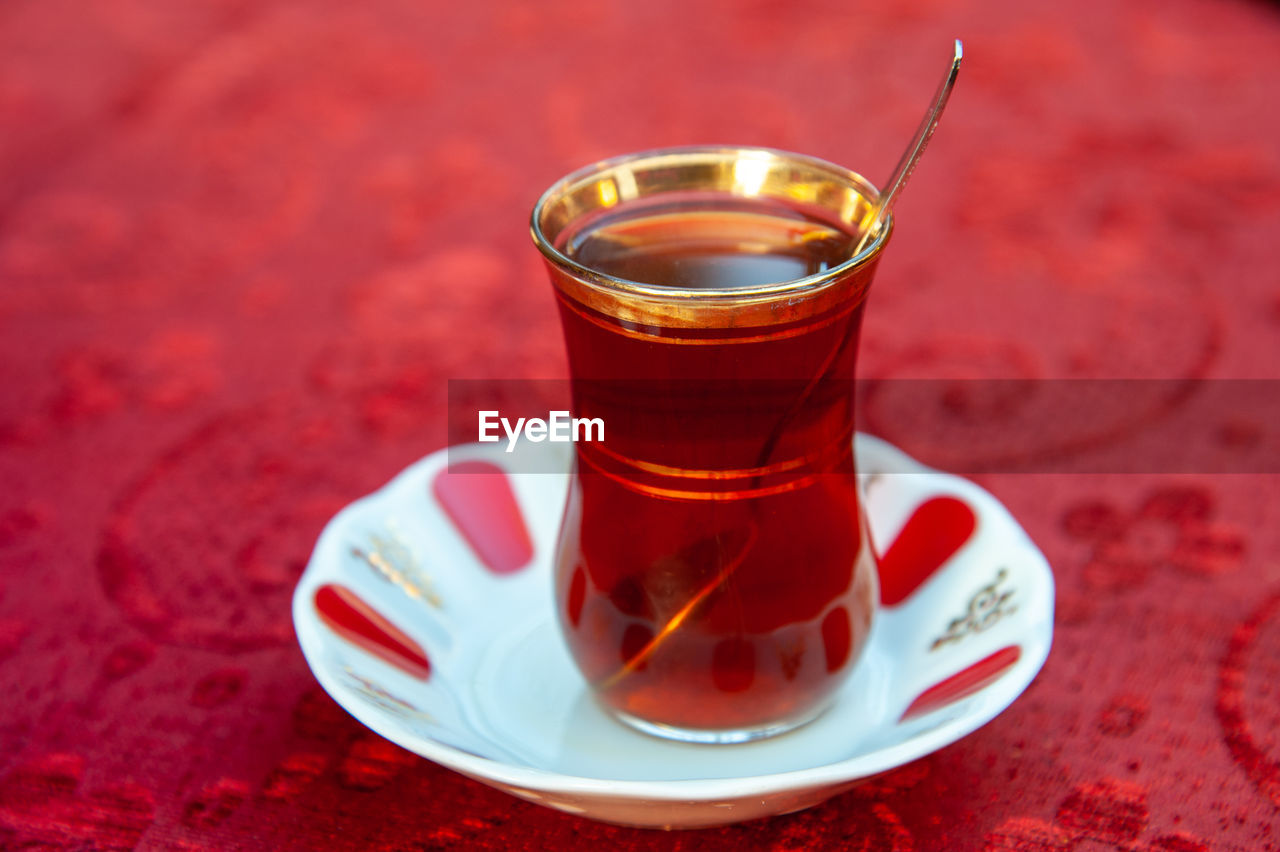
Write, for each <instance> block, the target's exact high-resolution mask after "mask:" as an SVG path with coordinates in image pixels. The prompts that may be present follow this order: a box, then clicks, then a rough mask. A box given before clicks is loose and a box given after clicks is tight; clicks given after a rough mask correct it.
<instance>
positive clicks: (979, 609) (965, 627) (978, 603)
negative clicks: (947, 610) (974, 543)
mask: <svg viewBox="0 0 1280 852" xmlns="http://www.w3.org/2000/svg"><path fill="white" fill-rule="evenodd" d="M1008 577H1009V572H1008V571H1006V570H1005V569H1004V568H1001V569H1000V570H999V571H997V572H996V578H995V579H994V580H992V581H991V582H990V583H988V584H987V585H985V586H983V587H982V588H981V589H978V591H976V592H975V593H974V595H973V597H971V598H969V608H968V609H967V610H966V611H965V613H964V615H962V616H960V617H959V618H953V619H951V623H950V624H948V625H947V630H946V632H945V633H943V634H942V635H941V636H939V637H938V638H937V639H934V640H933V644H932V645H930V646H929V650H930V651H936V650H938V649H939V648H941V647H942V646H943V645H946V644H948V643H951V642H959V641H960V640H961V639H963V638H965V637H966V636H969V635H970V634H973V633H981V632H982V631H984V630H986V629H987V628H988V627H990V626H991V625H993V624H995V623H996V622H997V621H999V620H1000V619H1002V618H1004V617H1005V616H1006V615H1010V614H1012V613H1014V612H1016V611H1017V609H1018V608H1017V606H1015V605H1011V604H1010V603H1009V599H1010V598H1012V597H1013V593H1014V590H1013V589H1007V590H1003V591H1002V590H1001V589H1000V584H1001V583H1003V582H1004V581H1005V580H1006V579H1008Z"/></svg>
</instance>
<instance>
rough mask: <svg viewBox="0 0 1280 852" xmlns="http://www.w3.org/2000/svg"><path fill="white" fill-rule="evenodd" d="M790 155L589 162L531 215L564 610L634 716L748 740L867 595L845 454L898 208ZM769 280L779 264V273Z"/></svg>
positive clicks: (872, 597) (857, 627)
mask: <svg viewBox="0 0 1280 852" xmlns="http://www.w3.org/2000/svg"><path fill="white" fill-rule="evenodd" d="M876 198H877V190H876V189H875V187H874V186H872V185H871V184H870V183H869V182H868V181H866V180H865V179H864V178H862V177H861V176H859V175H857V174H855V173H853V172H850V171H848V170H846V169H843V168H840V167H839V166H835V165H832V164H830V163H827V162H824V161H821V160H818V159H815V158H812V157H807V156H802V155H799V154H791V153H786V152H781V151H773V150H766V149H757V148H734V147H697V148H678V149H666V150H659V151H651V152H644V153H639V154H631V155H626V156H622V157H617V158H614V159H610V160H605V161H602V162H599V163H596V164H594V165H591V166H588V167H586V168H584V169H581V170H579V171H577V172H574V173H573V174H570V175H569V176H567V177H565V178H564V179H562V180H560V181H559V182H557V183H556V184H555V185H553V186H552V187H551V188H550V189H548V190H547V191H546V193H544V194H543V196H542V197H541V199H540V200H539V201H538V202H537V205H536V206H535V208H534V211H533V218H532V230H533V238H534V242H535V244H536V245H537V247H538V249H539V250H540V251H541V252H542V254H543V256H544V258H545V260H546V265H547V268H548V271H549V274H550V277H551V282H552V285H553V288H554V292H555V296H556V299H557V302H558V306H559V310H560V316H561V323H562V329H563V331H564V337H565V343H566V346H567V349H568V356H569V368H570V374H571V383H572V392H573V394H572V395H573V407H574V411H573V414H574V416H575V417H582V418H599V420H601V421H602V422H603V424H604V433H605V440H604V441H600V442H587V441H579V442H577V443H576V444H575V446H574V454H575V466H574V470H573V473H572V475H571V484H570V489H569V496H568V499H567V503H566V506H565V510H564V517H563V521H562V525H561V529H560V536H559V542H558V546H557V556H556V567H555V596H556V606H555V610H556V613H557V615H558V618H559V621H560V625H561V628H562V631H563V635H564V638H565V640H566V643H567V645H568V648H569V650H570V653H571V656H572V657H573V659H574V661H575V662H576V664H577V666H578V668H579V669H580V670H581V672H582V674H583V676H584V677H585V679H586V681H587V683H588V685H589V687H590V689H591V690H592V691H593V693H594V695H595V697H596V699H597V700H598V701H599V702H600V703H601V705H602V706H604V707H605V708H606V709H607V710H608V711H610V712H611V713H612V714H613V715H615V716H616V717H617V718H618V719H620V720H622V721H623V722H625V723H627V724H629V725H632V726H633V727H635V728H638V729H640V730H643V731H646V732H648V733H651V734H656V735H658V736H663V737H668V738H672V739H678V740H688V741H693V742H707V743H728V742H742V741H746V740H752V739H757V738H760V737H766V736H771V735H774V734H778V733H781V732H783V731H786V730H790V729H792V728H794V727H797V726H799V725H802V724H804V723H805V722H807V721H809V720H811V719H813V718H815V717H816V716H818V715H819V714H820V713H821V712H822V711H823V710H824V709H826V708H827V707H828V706H829V704H830V703H831V701H832V700H833V698H834V696H835V694H836V692H837V690H838V689H839V688H840V686H841V685H842V684H843V683H844V682H845V681H846V680H847V678H848V675H849V674H850V672H851V671H852V670H853V668H854V666H855V664H856V662H857V660H858V658H859V656H860V653H861V651H862V648H863V646H864V644H865V641H866V638H867V635H868V632H869V631H870V627H871V622H872V619H873V615H874V610H875V606H876V601H877V598H878V584H877V578H876V566H875V557H874V554H873V552H872V550H871V547H870V542H869V539H868V536H867V530H866V523H865V519H864V517H863V512H862V503H861V499H860V494H859V488H858V480H857V476H856V470H855V460H854V457H853V442H852V438H853V431H854V381H853V380H854V367H855V362H856V353H857V345H858V337H859V331H860V327H861V321H862V315H863V311H864V307H865V304H866V297H867V292H868V289H869V287H870V284H871V281H872V277H873V275H874V273H875V269H876V266H877V263H878V261H879V259H880V255H881V253H882V252H883V250H884V247H885V245H886V244H887V242H888V240H889V236H890V233H891V230H892V221H891V220H890V221H888V222H886V223H885V225H884V227H882V228H881V230H880V231H879V233H877V234H876V235H875V237H874V239H872V240H870V241H869V243H868V244H867V245H866V246H865V247H864V248H863V249H862V250H861V251H859V252H858V253H857V254H856V255H855V254H854V247H855V246H856V245H857V243H858V239H857V238H858V236H859V234H858V223H860V222H861V221H863V217H864V215H865V213H866V212H867V210H868V208H869V207H870V206H871V205H872V204H873V203H874V202H875V199H876ZM774 279H777V280H774Z"/></svg>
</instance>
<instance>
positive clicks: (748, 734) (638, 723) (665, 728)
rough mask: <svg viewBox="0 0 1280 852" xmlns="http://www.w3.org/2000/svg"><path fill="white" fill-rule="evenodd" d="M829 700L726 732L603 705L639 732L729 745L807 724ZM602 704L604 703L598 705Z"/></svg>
mask: <svg viewBox="0 0 1280 852" xmlns="http://www.w3.org/2000/svg"><path fill="white" fill-rule="evenodd" d="M832 703H833V702H830V701H828V702H827V703H825V704H822V705H820V706H819V707H818V708H817V709H816V710H814V711H813V712H812V713H809V714H808V715H806V716H801V717H800V718H798V719H788V720H786V721H783V722H775V723H772V724H768V725H761V726H760V727H758V728H741V729H734V730H728V731H721V730H715V729H706V728H678V727H676V726H675V725H664V724H663V723H661V722H650V721H648V720H646V719H641V718H639V717H637V716H632V715H631V714H629V713H623V712H622V711H621V710H614V709H613V708H611V707H604V709H605V710H606V711H608V713H609V714H610V715H612V716H613V717H614V718H615V719H617V720H618V721H620V722H622V723H624V724H626V725H628V726H630V727H632V728H635V729H636V730H637V731H640V732H641V733H645V734H649V735H650V736H655V737H661V738H662V739H664V740H676V741H678V742H685V743H703V744H707V745H732V744H734V743H749V742H752V741H753V740H763V739H766V738H768V737H776V736H778V735H779V734H785V733H787V732H788V731H794V730H795V729H796V728H799V727H802V726H804V725H807V724H809V723H810V722H812V721H813V720H814V719H816V718H818V717H819V716H821V715H822V714H823V713H825V712H826V711H827V708H829V707H830V706H831V704H832ZM601 706H602V707H603V706H604V705H603V704H601Z"/></svg>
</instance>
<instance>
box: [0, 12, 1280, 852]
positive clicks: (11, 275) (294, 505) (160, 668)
mask: <svg viewBox="0 0 1280 852" xmlns="http://www.w3.org/2000/svg"><path fill="white" fill-rule="evenodd" d="M955 36H961V37H963V38H964V39H965V41H966V50H967V58H966V60H965V61H966V65H965V69H964V71H963V73H962V75H961V81H960V86H959V88H958V89H957V91H956V94H955V97H954V98H953V100H952V102H951V106H950V108H949V111H948V114H947V116H946V119H945V120H944V122H943V125H942V128H941V130H940V131H939V135H938V136H937V137H936V139H935V141H934V143H933V145H932V146H931V148H930V151H929V154H928V156H927V158H926V160H925V162H924V164H923V165H922V166H921V168H920V169H919V171H918V173H917V175H916V177H915V179H914V181H913V183H912V186H911V188H910V190H909V192H908V194H907V196H906V198H905V200H904V201H903V202H902V204H901V205H900V206H899V208H898V213H899V217H898V218H899V221H900V225H899V229H898V232H897V235H896V236H895V240H894V244H893V245H892V246H891V248H890V251H889V254H888V255H887V256H886V259H885V261H884V263H883V265H882V267H881V269H880V272H879V276H878V280H877V283H876V290H875V292H874V294H873V296H872V301H871V309H870V312H869V314H868V322H867V327H866V331H865V335H864V340H863V350H862V361H861V371H862V373H863V374H864V375H867V376H878V377H892V376H943V377H951V376H960V377H1014V378H1030V379H1057V378H1066V377H1100V376H1101V377H1110V376H1119V377H1139V378H1149V379H1163V378H1192V379H1214V378H1223V377H1233V378H1239V377H1245V378H1274V377H1276V372H1277V367H1276V364H1277V361H1278V360H1280V359H1277V355H1278V354H1280V345H1278V342H1280V278H1277V269H1280V247H1278V241H1277V237H1278V236H1280V228H1278V226H1280V143H1277V139H1278V138H1280V117H1278V115H1280V114H1277V112H1276V110H1275V106H1276V103H1277V91H1278V90H1280V9H1277V7H1276V6H1275V5H1274V4H1271V5H1268V4H1266V3H1262V2H1246V0H1216V2H1210V0H1166V2H1134V3H1121V4H1113V3H1105V2H1100V0H1084V2H1082V3H1069V4H1028V3H1023V2H1017V0H961V2H954V3H947V2H942V0H909V2H889V0H884V1H883V2H877V3H874V4H872V3H851V2H848V0H831V1H830V2H807V1H806V2H788V3H777V2H767V0H752V2H741V3H725V4H723V5H713V4H711V3H708V2H702V0H682V2H671V0H648V2H636V3H629V2H623V1H622V0H612V1H611V2H610V1H609V0H606V2H582V3H574V2H561V1H560V0H552V1H551V2H545V3H503V2H499V0H476V2H464V3H450V4H446V3H438V2H430V3H424V2H419V0H380V2H371V3H363V4H360V3H347V2H334V0H311V2H297V1H296V0H259V2H246V0H185V2H181V3H175V2H164V0H89V2H85V0H8V2H6V3H4V4H3V5H2V6H0V127H2V129H0V483H3V485H2V486H0V565H2V566H3V569H2V573H0V696H3V703H2V704H0V706H2V708H3V709H2V710H0V847H3V848H6V849H75V850H80V849H106V848H112V849H114V848H135V847H136V848H142V849H170V848H172V849H189V850H195V849H319V848H324V849H329V848H332V849H351V850H356V849H377V850H426V849H453V848H458V849H476V848H483V849H510V848H538V849H542V848H546V849H560V848H583V849H585V848H599V847H602V846H603V847H615V848H626V849H648V848H658V849H694V848H704V847H706V848H731V849H754V848H772V849H778V850H783V849H802V848H853V849H876V850H878V849H885V850H897V852H902V850H933V849H938V850H978V849H1017V850H1068V849H1070V850H1081V851H1082V852H1083V850H1096V849H1113V848H1116V849H1125V850H1144V851H1145V850H1153V852H1154V850H1162V852H1173V850H1179V852H1184V851H1185V850H1202V849H1224V850H1226V849H1235V850H1272V849H1277V848H1280V700H1278V699H1280V687H1278V686H1277V685H1276V684H1277V676H1280V558H1278V556H1280V532H1278V531H1277V525H1276V523H1275V518H1276V514H1275V513H1276V510H1277V508H1278V507H1280V499H1278V497H1280V482H1278V481H1277V477H1276V476H1275V475H1274V474H1270V475H1232V476H1223V475H1216V474H1213V473H1212V471H1209V472H1203V473H1196V472H1191V473H1183V474H1178V475H1173V474H1166V473H1161V472H1159V471H1158V470H1156V471H1153V472H1149V473H1145V474H1128V475H1121V474H1117V473H1105V472H1104V473H1097V474H1090V475H1063V474H1050V473H1043V472H1042V473H1025V474H1016V475H1015V474H1009V473H987V474H983V475H981V476H979V477H978V479H979V480H980V481H981V482H982V483H983V484H984V485H986V486H987V487H989V488H991V489H992V490H993V491H994V492H995V493H996V494H997V495H998V496H999V497H1000V498H1001V499H1002V500H1004V501H1005V502H1006V504H1007V505H1008V506H1009V507H1010V509H1011V510H1012V511H1013V513H1014V514H1015V515H1016V516H1017V517H1018V518H1019V519H1020V520H1021V522H1022V523H1023V524H1024V525H1025V526H1026V528H1027V529H1028V531H1029V532H1030V533H1031V535H1032V536H1033V538H1035V540H1036V541H1037V542H1038V543H1039V544H1040V545H1041V547H1042V548H1043V549H1044V551H1045V553H1046V554H1047V556H1048V558H1049V561H1050V562H1051V563H1052V565H1053V566H1054V569H1055V573H1056V577H1057V582H1058V615H1057V624H1056V636H1055V644H1054V648H1053V652H1052V654H1051V655H1050V657H1049V661H1048V663H1047V665H1046V666H1045V668H1044V670H1043V672H1042V673H1041V675H1040V677H1039V678H1038V680H1037V681H1036V682H1035V683H1034V684H1033V686H1032V687H1031V688H1030V690H1029V691H1028V692H1027V693H1026V694H1025V695H1024V696H1023V697H1022V698H1021V699H1020V700H1019V701H1018V702H1017V703H1015V704H1014V706H1013V707H1012V708H1011V709H1010V710H1009V711H1008V712H1006V713H1005V714H1003V715H1001V716H1000V717H999V718H997V719H996V720H995V721H993V722H992V723H991V724H989V725H987V726H986V727H984V728H983V729H981V730H980V731H979V732H977V733H975V734H974V735H972V736H970V737H968V738H966V739H964V740H963V741H961V742H959V743H957V744H955V745H953V746H950V747H948V748H946V749H943V750H942V751H940V752H938V753H937V754H934V755H932V756H930V757H927V758H925V759H923V760H920V761H918V762H916V763H914V764H912V765H910V766H907V767H905V768H903V769H901V770H899V771H896V772H894V773H892V774H890V775H888V776H886V777H884V778H882V779H880V780H878V781H876V782H874V783H872V784H870V785H868V786H864V787H862V788H859V789H858V790H856V791H854V792H851V793H848V794H845V795H842V796H839V797H837V798H835V799H833V800H831V801H829V802H827V803H826V804H825V805H822V806H820V807H818V808H816V809H813V810H810V811H807V812H804V813H800V814H795V815H791V816H783V817H777V818H774V819H770V820H765V821H759V822H755V823H750V824H744V825H740V826H734V827H728V828H723V829H714V830H708V831H705V832H701V833H696V834H688V833H672V834H662V833H657V832H644V831H636V830H628V829H621V828H615V827H610V826H606V825H601V824H597V823H592V822H587V821H584V820H582V819H579V818H575V817H572V816H569V815H566V814H562V813H557V812H553V811H550V810H544V809H542V808H539V807H536V806H534V805H531V804H527V803H524V802H521V801H517V800H515V799H513V798H510V797H508V796H506V795H504V794H502V793H499V792H496V791H493V790H491V789H489V788H487V787H484V786H482V785H480V784H477V783H473V782H471V781H468V780H465V779H463V778H462V777H460V776H458V775H456V774H454V773H452V772H450V771H448V770H445V769H442V768H440V767H437V766H435V765H433V764H431V763H429V762H427V761H424V760H421V759H419V758H417V757H416V756H414V755H412V754H409V753H407V752H405V751H402V750H400V749H399V748H397V747H395V746H392V745H390V744H388V743H387V742H385V741H383V740H381V739H379V738H378V737H376V736H374V735H373V734H371V733H370V732H368V731H366V730H365V729H363V728H362V727H361V726H360V725H359V724H358V723H356V722H355V721H353V720H352V719H351V718H349V717H348V716H347V715H346V714H345V713H344V712H343V711H342V710H341V709H339V708H338V707H337V705H335V704H334V703H333V702H332V701H331V700H330V699H329V698H328V697H327V696H326V695H325V694H324V693H323V692H322V691H321V690H320V689H319V687H318V686H317V685H316V682H315V680H314V679H313V677H312V676H311V674H310V672H309V671H308V669H307V667H306V665H305V664H304V662H303V659H302V656H301V654H300V653H299V651H298V648H297V646H296V644H295V642H294V640H293V634H292V627H291V623H290V619H289V607H288V602H289V595H290V591H291V587H292V584H293V582H294V581H295V579H296V578H297V576H298V574H299V572H300V570H301V567H302V565H303V563H304V561H305V560H306V558H307V556H308V554H309V552H310V548H311V545H312V543H313V542H314V540H315V537H316V535H317V534H318V532H319V530H320V528H321V526H322V525H323V524H324V522H325V521H326V519H327V518H328V517H330V516H331V514H332V513H333V512H335V511H336V510H337V509H338V508H340V507H341V506H342V505H344V504H345V503H347V502H349V501H350V500H352V499H353V498H355V497H357V496H359V495H361V494H363V493H366V492H368V491H370V490H372V489H373V488H375V487H377V486H378V485H380V484H381V483H383V482H384V481H385V480H387V479H388V478H389V477H390V476H391V475H392V474H394V473H395V472H396V471H398V470H399V469H401V468H402V467H403V466H405V465H406V464H407V463H409V462H410V461H412V460H414V459H416V458H418V457H420V456H422V455H424V454H425V453H426V452H428V451H430V450H434V449H437V448H438V447H440V446H442V445H443V444H444V442H445V437H444V435H445V432H444V415H445V411H444V400H445V383H446V380H447V379H448V378H452V377H475V376H497V377H503V378H513V377H514V378H519V377H528V376H556V375H561V374H562V373H563V370H564V365H563V353H562V350H561V343H560V339H559V330H558V326H557V322H556V317H555V313H554V308H553V303H552V298H551V295H550V291H549V287H548V285H547V283H546V281H545V278H544V274H543V271H542V270H541V268H540V267H539V262H538V259H537V256H536V253H535V251H534V250H533V249H532V247H531V246H530V245H529V241H528V236H527V232H526V216H527V213H528V210H529V208H530V207H531V205H532V203H533V201H534V199H535V198H536V196H537V194H538V193H539V192H540V191H541V189H542V188H543V187H545V186H546V185H547V184H549V183H550V182H551V181H552V180H554V179H555V178H557V177H559V176H560V175H561V174H563V173H565V172H567V171H568V170H570V169H572V168H574V167H577V166H579V165H581V164H583V163H586V162H589V161H591V160H594V159H596V158H599V157H602V156H606V155H611V154H617V153H621V152H625V151H630V150H637V149H643V148H651V147H656V146H663V145H672V144H687V143H705V142H732V143H739V144H758V145H767V146H772V147H780V148H786V149H792V150H800V151H803V152H806V153H811V154H815V155H818V156H821V157H824V158H827V159H831V160H835V161H837V162H841V163H844V164H847V165H849V166H851V167H853V168H856V169H858V170H859V171H863V172H865V173H866V174H868V175H870V176H871V177H872V178H873V179H882V178H883V176H884V175H885V174H886V173H887V172H888V170H889V169H890V168H891V167H892V165H893V163H894V162H895V161H896V159H897V156H898V153H899V151H900V149H901V147H902V145H903V144H904V143H905V141H906V140H907V138H908V137H909V135H910V133H911V131H912V130H913V129H914V127H915V125H916V122H917V121H918V118H919V115H920V113H921V111H922V110H923V109H924V106H925V103H926V101H927V98H928V96H929V94H930V93H931V92H932V91H933V88H934V85H935V81H936V78H937V76H938V75H939V74H940V73H941V70H942V67H943V65H944V64H945V61H946V56H947V52H948V51H949V50H950V40H951V39H952V38H953V37H955ZM1222 417H1223V420H1222V428H1221V436H1222V440H1223V442H1224V445H1225V446H1228V447H1230V446H1235V445H1253V444H1256V443H1257V442H1259V441H1264V442H1265V441H1274V440H1275V434H1274V430H1275V428H1276V427H1275V423H1274V422H1257V421H1254V420H1251V419H1249V418H1248V417H1244V416H1242V417H1233V416H1232V412H1230V411H1224V412H1222ZM888 437H890V438H892V439H894V440H900V441H905V440H906V439H907V438H909V437H910V436H909V435H902V434H897V435H895V434H889V435H888Z"/></svg>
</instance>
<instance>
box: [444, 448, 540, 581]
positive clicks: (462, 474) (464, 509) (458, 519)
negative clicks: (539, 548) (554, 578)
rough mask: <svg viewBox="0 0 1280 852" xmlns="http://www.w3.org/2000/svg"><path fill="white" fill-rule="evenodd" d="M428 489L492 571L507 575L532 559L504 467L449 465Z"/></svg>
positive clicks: (471, 463) (530, 544) (478, 463)
mask: <svg viewBox="0 0 1280 852" xmlns="http://www.w3.org/2000/svg"><path fill="white" fill-rule="evenodd" d="M431 489H432V491H433V493H434V494H435V496H436V499H437V500H439V501H440V505H441V506H443V507H444V510H445V513H446V514H448V516H449V519H450V520H451V521H453V525H454V526H455V527H457V528H458V532H460V533H462V537H463V538H465V539H466V540H467V544H469V545H471V549H472V550H474V551H475V553H476V555H477V556H479V557H480V561H482V562H483V563H484V564H485V566H486V567H488V569H489V570H490V571H492V572H493V573H495V574H511V573H514V572H516V571H519V570H520V569H521V568H524V567H525V566H526V565H528V564H529V563H530V562H531V561H532V560H533V542H532V541H531V540H530V538H529V530H528V528H527V527H526V526H525V523H524V516H523V515H522V514H521V513H520V506H519V505H518V504H517V503H516V495H515V493H514V492H513V491H512V490H511V480H509V479H508V478H507V474H506V472H505V471H503V469H502V468H500V467H498V466H497V465H496V464H491V463H489V462H484V461H464V462H458V463H457V464H452V465H449V467H448V468H446V469H445V470H442V471H441V472H440V473H438V474H436V478H435V481H434V482H433V483H432V486H431Z"/></svg>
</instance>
